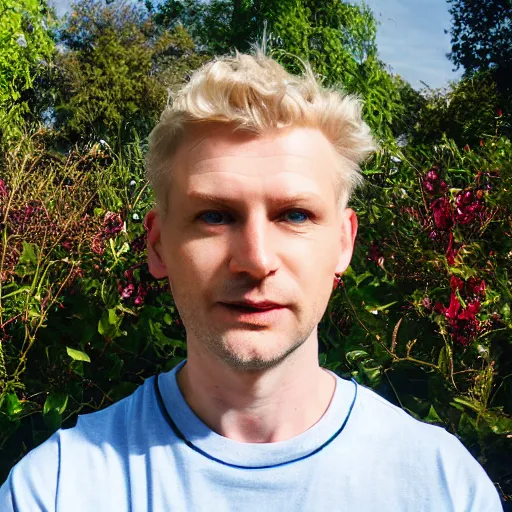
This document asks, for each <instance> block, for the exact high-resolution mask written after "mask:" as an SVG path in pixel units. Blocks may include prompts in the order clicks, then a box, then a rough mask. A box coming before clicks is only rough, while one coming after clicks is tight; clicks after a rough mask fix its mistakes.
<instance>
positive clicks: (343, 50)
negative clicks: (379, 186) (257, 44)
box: [261, 0, 405, 140]
mask: <svg viewBox="0 0 512 512" xmlns="http://www.w3.org/2000/svg"><path fill="white" fill-rule="evenodd" d="M261 9H262V16H263V18H264V19H265V20H267V21H268V30H269V32H270V34H271V36H270V41H269V47H270V50H271V52H272V53H273V55H274V56H275V57H276V58H277V59H279V60H280V61H281V62H282V63H283V64H285V65H286V66H287V67H288V68H289V69H290V70H291V71H292V72H297V71H298V70H299V68H300V63H299V62H298V61H297V59H296V57H299V58H302V59H305V60H307V61H308V62H310V63H311V65H312V67H313V69H314V70H315V72H316V73H317V74H319V75H320V76H321V77H322V78H323V79H324V83H325V85H327V86H332V87H340V88H343V89H344V90H345V91H347V92H349V93H352V94H357V95H359V96H360V97H362V98H363V99H364V118H365V120H366V121H367V122H368V124H369V125H370V126H371V128H372V129H373V132H374V133H375V134H376V135H377V136H378V137H379V138H381V139H384V140H389V139H392V138H393V137H394V136H395V135H398V134H396V133H393V127H394V126H396V127H398V126H399V123H398V122H397V120H398V119H400V118H401V117H402V116H403V114H404V111H405V108H404V105H403V103H402V102H401V98H400V92H399V88H398V83H397V82H396V80H395V79H394V78H393V77H392V76H391V75H390V74H389V73H388V72H387V71H386V70H385V69H384V66H383V64H382V63H381V62H380V61H379V59H378V54H377V53H378V52H377V46H376V43H375V36H376V25H375V20H374V18H373V15H372V13H371V11H370V10H369V9H368V8H367V7H366V6H364V5H363V6H359V5H355V4H349V3H345V2H340V1H338V0H332V1H329V2H322V3H318V2H310V1H302V2H295V1H286V2H279V3H275V2H265V1H262V2H261Z"/></svg>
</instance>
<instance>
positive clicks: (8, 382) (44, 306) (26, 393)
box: [0, 132, 185, 480]
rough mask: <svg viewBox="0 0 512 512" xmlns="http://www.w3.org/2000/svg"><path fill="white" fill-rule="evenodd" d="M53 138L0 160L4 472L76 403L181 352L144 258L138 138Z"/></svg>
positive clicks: (109, 391) (163, 365)
mask: <svg viewBox="0 0 512 512" xmlns="http://www.w3.org/2000/svg"><path fill="white" fill-rule="evenodd" d="M51 137H52V134H51V133H49V132H47V133H43V134H41V133H39V134H35V135H33V136H32V137H31V139H30V140H23V141H20V142H19V143H18V144H17V145H15V146H12V147H11V148H10V151H9V154H8V157H7V158H6V160H5V161H4V163H3V167H2V169H1V175H2V177H4V178H5V179H4V181H2V189H1V191H0V199H1V202H0V219H2V224H1V226H2V231H1V245H0V339H1V343H0V349H1V351H0V450H1V452H2V456H1V457H0V461H1V463H0V474H1V476H0V480H3V477H5V476H6V474H7V471H8V470H9V469H10V466H12V464H13V462H14V461H15V460H17V459H18V458H19V457H20V456H21V455H22V453H25V452H26V451H27V450H28V449H30V448H32V447H34V446H36V445H37V444H39V443H40V442H42V441H43V440H44V439H46V438H47V437H48V436H49V435H50V434H51V433H52V432H54V431H55V430H56V429H57V428H59V427H60V426H61V425H71V424H73V422H74V421H76V417H77V414H78V413H85V412H90V411H93V410H97V409H99V408H102V407H104V406H106V405H108V404H110V403H113V402H115V401H117V400H119V399H121V398H123V397H124V396H126V395H128V394H130V393H131V392H132V391H133V390H134V389H135V388H136V387H137V385H139V384H141V383H142V382H143V380H144V378H146V377H147V376H149V375H151V374H154V373H157V372H160V371H162V370H164V369H170V368H171V367H172V366H174V365H175V364H176V363H177V362H178V361H179V360H181V358H182V357H183V356H184V347H185V345H184V341H183V340H184V331H183V328H182V325H181V323H180V321H179V317H178V314H177V312H176V309H175V306H174V304H173V301H172V298H171V297H170V294H169V290H168V285H167V282H165V283H161V282H157V281H155V280H154V279H153V278H152V277H151V275H150V274H149V272H148V269H147V264H146V263H145V261H146V256H145V232H144V229H143V226H142V224H141V219H142V217H143V213H144V212H145V211H146V210H147V209H148V207H149V205H150V204H151V196H150V193H149V191H148V187H147V184H146V183H145V181H144V160H143V156H142V151H141V144H140V142H139V141H136V142H134V143H132V144H128V145H124V146H123V148H122V151H120V152H114V151H113V150H112V149H111V148H110V147H108V146H107V145H105V144H103V145H101V144H99V143H96V144H94V145H91V146H89V147H88V148H86V151H85V152H78V151H76V150H75V151H72V152H70V153H69V155H67V156H64V155H60V154H58V153H54V152H52V151H47V149H46V145H50V146H51ZM132 138H135V139H136V137H133V136H132ZM49 139H50V140H49ZM21 148H22V151H21Z"/></svg>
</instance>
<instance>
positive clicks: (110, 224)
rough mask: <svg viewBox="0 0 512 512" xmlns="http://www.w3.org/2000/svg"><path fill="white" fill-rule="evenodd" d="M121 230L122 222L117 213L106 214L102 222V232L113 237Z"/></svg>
mask: <svg viewBox="0 0 512 512" xmlns="http://www.w3.org/2000/svg"><path fill="white" fill-rule="evenodd" d="M122 229H123V220H122V219H121V216H120V215H119V214H118V213H113V212H107V213H106V214H105V219H104V221H103V232H104V234H105V235H106V236H107V237H108V236H114V235H116V234H117V233H119V232H120V231H122Z"/></svg>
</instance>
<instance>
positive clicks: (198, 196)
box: [187, 191, 325, 204]
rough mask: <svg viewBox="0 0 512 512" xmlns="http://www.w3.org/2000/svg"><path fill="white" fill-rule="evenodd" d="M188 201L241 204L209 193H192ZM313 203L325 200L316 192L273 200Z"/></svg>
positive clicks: (278, 201)
mask: <svg viewBox="0 0 512 512" xmlns="http://www.w3.org/2000/svg"><path fill="white" fill-rule="evenodd" d="M187 199H190V200H193V201H204V202H209V203H215V204H237V203H240V200H239V199H233V198H230V197H222V196H217V195H214V194H210V193H208V192H200V191H192V192H189V193H188V194H187ZM308 201H313V202H314V203H324V202H325V200H324V199H322V197H321V196H320V195H319V194H316V193H314V192H305V193H299V194H295V195H290V196H284V197H279V198H277V199H273V198H272V199H271V201H270V202H271V203H273V204H291V203H300V202H308Z"/></svg>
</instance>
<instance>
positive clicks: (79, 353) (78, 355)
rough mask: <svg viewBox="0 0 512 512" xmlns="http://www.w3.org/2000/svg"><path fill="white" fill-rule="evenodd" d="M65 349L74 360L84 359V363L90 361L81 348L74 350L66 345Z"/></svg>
mask: <svg viewBox="0 0 512 512" xmlns="http://www.w3.org/2000/svg"><path fill="white" fill-rule="evenodd" d="M66 351H67V353H68V356H69V357H71V359H73V360H75V361H85V362H86V363H90V362H91V358H90V357H89V356H88V355H87V354H86V353H85V352H82V351H81V350H75V349H74V348H69V347H66Z"/></svg>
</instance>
